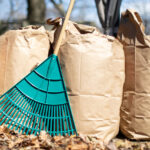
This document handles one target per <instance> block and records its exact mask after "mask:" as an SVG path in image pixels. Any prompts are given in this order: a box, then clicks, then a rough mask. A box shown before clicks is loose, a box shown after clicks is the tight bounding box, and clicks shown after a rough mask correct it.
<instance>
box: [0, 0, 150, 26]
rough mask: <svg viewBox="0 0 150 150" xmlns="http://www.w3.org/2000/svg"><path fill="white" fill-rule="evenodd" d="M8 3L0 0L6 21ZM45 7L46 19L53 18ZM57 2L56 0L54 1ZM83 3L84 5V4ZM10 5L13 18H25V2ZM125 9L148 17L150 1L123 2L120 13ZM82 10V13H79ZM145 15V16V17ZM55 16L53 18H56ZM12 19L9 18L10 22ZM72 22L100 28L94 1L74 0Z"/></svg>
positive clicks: (1, 10) (51, 6) (0, 17)
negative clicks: (85, 23)
mask: <svg viewBox="0 0 150 150" xmlns="http://www.w3.org/2000/svg"><path fill="white" fill-rule="evenodd" d="M10 1H12V0H0V19H8V18H9V16H10V13H11V12H10V10H11V7H10V6H11V5H10ZM45 1H46V6H47V17H46V18H49V17H52V18H53V17H54V15H53V14H51V13H50V11H51V9H53V5H52V4H51V3H50V2H49V1H50V0H45ZM56 1H57V0H56ZM64 2H65V6H66V7H65V9H67V6H68V3H69V0H64ZM84 2H85V3H84ZM12 5H13V6H14V15H13V16H14V18H16V19H18V18H22V17H24V18H25V17H26V14H27V11H26V10H27V4H26V0H13V3H12ZM78 7H82V9H80V10H79V9H77V8H78ZM127 8H133V9H135V10H137V11H138V12H139V13H140V14H141V15H143V14H144V17H146V16H147V17H150V0H123V2H122V5H121V12H122V11H125V10H126V9H127ZM81 10H82V12H81ZM145 15H146V16H145ZM57 16H58V14H56V16H55V17H57ZM11 19H12V18H9V20H11ZM71 19H72V20H75V21H76V20H82V19H83V20H84V21H94V22H96V24H97V25H98V26H100V23H99V20H98V16H97V12H96V7H95V1H94V0H76V4H75V8H74V10H73V13H72V16H71Z"/></svg>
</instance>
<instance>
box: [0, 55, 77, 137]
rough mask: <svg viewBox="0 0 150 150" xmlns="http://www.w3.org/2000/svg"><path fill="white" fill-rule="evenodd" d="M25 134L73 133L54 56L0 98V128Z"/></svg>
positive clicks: (71, 120)
mask: <svg viewBox="0 0 150 150" xmlns="http://www.w3.org/2000/svg"><path fill="white" fill-rule="evenodd" d="M3 123H5V124H7V125H8V128H11V129H15V130H18V131H19V132H21V131H22V133H26V134H29V133H30V134H35V135H36V134H37V133H40V131H41V130H45V131H47V132H48V133H49V134H50V135H54V136H55V135H66V134H68V135H71V134H76V127H75V123H74V120H73V116H72V112H71V108H70V104H69V100H68V96H67V91H66V87H65V83H64V80H63V76H62V72H61V69H60V64H59V60H58V57H57V56H56V55H54V54H53V55H51V56H50V57H49V58H48V59H47V60H46V61H44V62H43V63H42V64H41V65H40V66H38V67H37V68H36V69H34V70H33V71H32V72H31V73H30V74H29V75H27V76H26V77H25V78H24V79H22V80H21V81H20V82H19V83H18V84H16V85H15V86H14V87H12V88H11V89H10V90H9V91H8V92H6V93H5V94H4V95H2V96H1V97H0V125H2V124H3Z"/></svg>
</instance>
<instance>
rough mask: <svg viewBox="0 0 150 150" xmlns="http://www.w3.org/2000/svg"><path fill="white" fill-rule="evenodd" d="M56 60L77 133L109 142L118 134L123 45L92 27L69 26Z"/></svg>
mask: <svg viewBox="0 0 150 150" xmlns="http://www.w3.org/2000/svg"><path fill="white" fill-rule="evenodd" d="M58 32H59V28H58V29H57V31H56V33H55V41H56V39H57V36H58ZM59 59H60V64H61V67H62V72H63V75H64V79H65V83H66V86H67V90H68V94H69V99H70V103H71V107H72V111H73V116H74V119H75V123H76V127H77V130H78V132H79V133H80V134H82V135H90V136H97V137H99V138H101V139H102V140H104V142H105V143H107V142H109V141H110V140H111V139H112V138H113V137H114V136H116V134H117V133H118V130H119V121H120V105H121V99H122V88H123V83H124V52H123V47H122V44H120V42H119V41H118V40H115V39H114V38H113V37H110V36H105V35H103V34H101V33H99V32H98V31H97V29H96V28H94V27H90V26H85V25H79V24H76V23H73V22H69V23H68V26H67V29H66V32H65V35H64V39H63V43H62V45H61V48H60V52H59Z"/></svg>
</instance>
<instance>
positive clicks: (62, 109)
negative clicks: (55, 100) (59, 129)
mask: <svg viewBox="0 0 150 150" xmlns="http://www.w3.org/2000/svg"><path fill="white" fill-rule="evenodd" d="M61 111H62V116H63V127H64V135H65V134H66V125H65V123H66V122H65V115H64V108H63V105H62V107H61Z"/></svg>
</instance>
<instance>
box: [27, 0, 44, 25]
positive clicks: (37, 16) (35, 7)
mask: <svg viewBox="0 0 150 150" xmlns="http://www.w3.org/2000/svg"><path fill="white" fill-rule="evenodd" d="M27 4H28V21H29V23H30V24H37V23H43V22H44V21H45V13H46V5H45V0H27Z"/></svg>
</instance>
